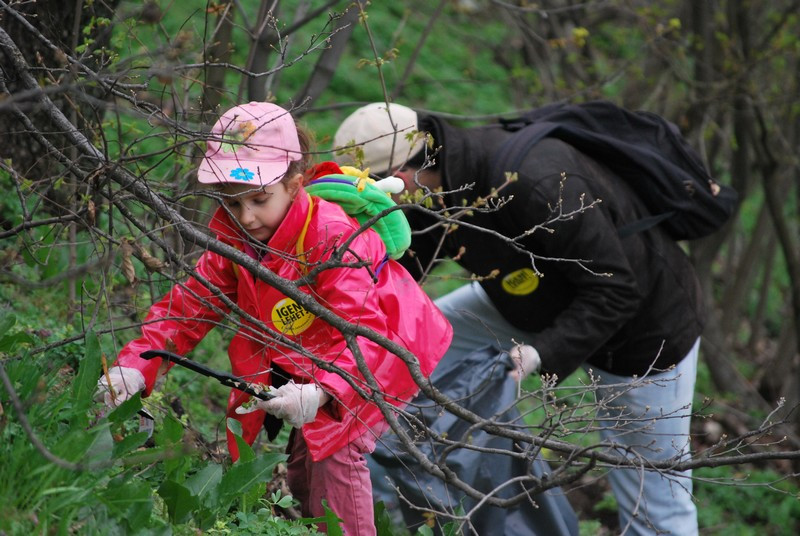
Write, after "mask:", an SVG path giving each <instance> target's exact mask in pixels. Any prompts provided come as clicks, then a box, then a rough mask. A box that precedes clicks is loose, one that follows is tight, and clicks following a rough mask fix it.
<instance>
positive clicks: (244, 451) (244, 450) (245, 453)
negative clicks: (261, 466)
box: [233, 435, 256, 463]
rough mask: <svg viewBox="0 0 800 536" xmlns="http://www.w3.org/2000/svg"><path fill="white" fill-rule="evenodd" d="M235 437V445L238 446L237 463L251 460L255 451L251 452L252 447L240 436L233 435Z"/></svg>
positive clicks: (254, 456)
mask: <svg viewBox="0 0 800 536" xmlns="http://www.w3.org/2000/svg"><path fill="white" fill-rule="evenodd" d="M233 437H234V438H235V439H236V446H237V447H238V448H239V461H238V462H237V463H245V462H252V461H253V460H255V459H256V453H255V452H253V448H252V447H251V446H250V445H248V444H247V441H245V440H244V439H243V438H242V436H240V435H234V436H233Z"/></svg>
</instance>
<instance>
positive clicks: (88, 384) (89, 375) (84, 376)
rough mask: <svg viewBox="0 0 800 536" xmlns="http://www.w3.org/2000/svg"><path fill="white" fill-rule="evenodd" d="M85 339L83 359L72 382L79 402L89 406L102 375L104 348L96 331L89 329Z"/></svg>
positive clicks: (75, 397) (74, 395)
mask: <svg viewBox="0 0 800 536" xmlns="http://www.w3.org/2000/svg"><path fill="white" fill-rule="evenodd" d="M84 341H85V343H84V354H83V359H82V360H81V363H80V367H79V368H78V374H77V375H76V376H75V382H74V383H73V384H72V394H73V397H74V399H75V401H76V402H77V403H78V404H81V405H83V404H85V405H86V407H88V406H89V404H90V403H91V401H92V397H93V396H94V392H95V389H97V379H98V378H99V377H100V376H101V375H102V366H101V363H100V362H101V354H102V350H101V349H100V341H99V340H98V338H97V335H95V333H94V331H91V330H89V331H87V332H86V337H85V338H84Z"/></svg>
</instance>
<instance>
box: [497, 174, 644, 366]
mask: <svg viewBox="0 0 800 536" xmlns="http://www.w3.org/2000/svg"><path fill="white" fill-rule="evenodd" d="M525 182H526V181H525V178H524V177H520V180H519V181H518V183H516V184H515V190H516V191H515V192H513V193H514V194H515V195H517V196H519V199H521V200H523V201H524V202H516V200H515V201H514V202H512V203H510V206H509V208H510V217H511V218H512V220H513V224H512V225H513V226H514V228H516V229H523V230H526V229H532V228H533V227H534V226H536V225H542V224H543V222H544V221H545V220H550V221H549V223H546V224H545V227H546V228H547V229H539V230H537V231H535V232H534V233H532V234H531V236H530V237H529V238H527V239H525V242H524V243H525V246H526V248H527V249H528V250H529V251H532V252H534V253H535V254H537V255H539V256H541V257H544V258H547V259H548V260H547V261H542V264H546V265H547V269H546V270H557V271H558V272H559V275H561V276H563V278H564V280H565V281H566V284H567V285H568V286H569V287H570V289H571V291H572V292H570V293H569V294H570V295H571V298H568V297H565V299H566V300H568V302H567V303H565V304H563V308H561V309H560V312H559V313H558V314H557V315H556V317H555V318H554V319H553V321H552V323H551V324H550V325H549V327H547V328H545V329H543V330H542V331H540V332H538V333H536V334H535V335H533V336H532V340H531V341H526V342H528V344H531V345H532V346H534V347H535V348H536V349H537V350H538V351H539V354H540V356H541V358H542V371H543V372H546V373H552V374H556V375H558V378H559V379H560V380H563V379H564V378H566V376H568V375H569V374H570V373H572V372H573V371H574V370H575V369H577V368H578V367H579V366H580V365H581V364H582V363H583V362H584V361H585V360H586V359H588V358H589V357H591V356H593V355H594V354H595V353H596V352H597V351H598V350H599V349H600V348H601V347H602V346H603V345H604V344H605V343H606V342H607V341H608V340H609V339H610V338H611V337H612V336H613V335H614V334H615V333H616V332H617V331H619V330H620V329H621V328H622V327H623V326H624V325H625V324H626V322H627V321H628V320H629V319H630V318H632V317H633V316H634V315H635V314H636V313H637V310H638V309H639V307H640V306H641V302H642V299H643V298H642V296H641V292H640V289H639V287H638V284H637V278H636V274H635V273H634V271H633V268H632V267H631V265H630V264H629V262H628V257H627V255H626V252H625V250H624V248H623V244H622V242H621V240H620V238H619V236H618V233H617V228H616V226H615V224H614V222H613V221H612V219H611V216H610V213H609V211H608V210H606V209H605V206H603V201H602V200H599V199H595V198H594V197H593V195H592V193H591V189H590V187H589V184H590V183H588V182H587V181H586V180H585V179H584V178H583V177H581V176H580V175H575V174H570V175H567V176H566V180H563V181H562V178H561V177H560V176H557V175H556V176H550V177H547V178H545V179H543V180H541V181H539V182H538V183H536V185H535V186H534V187H532V188H531V186H530V183H528V185H527V187H526V186H525ZM607 201H610V200H607ZM595 202H597V203H598V204H596V205H594V206H592V207H591V208H584V209H581V206H583V207H589V206H590V205H592V203H595ZM554 219H555V221H553V220H554ZM546 270H543V271H544V275H543V278H542V284H547V273H546Z"/></svg>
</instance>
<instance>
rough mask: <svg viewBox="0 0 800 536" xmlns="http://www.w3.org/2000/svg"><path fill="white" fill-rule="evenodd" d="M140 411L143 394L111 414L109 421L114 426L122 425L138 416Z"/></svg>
mask: <svg viewBox="0 0 800 536" xmlns="http://www.w3.org/2000/svg"><path fill="white" fill-rule="evenodd" d="M140 409H142V396H141V393H136V394H135V395H133V396H132V397H130V398H129V399H128V400H126V401H125V402H123V403H122V404H120V405H119V406H117V407H116V408H115V409H114V411H112V412H111V413H109V414H108V420H109V422H112V423H114V424H121V423H123V422H125V421H127V420H128V419H130V418H131V417H133V416H134V415H136V412H137V411H139V410H140Z"/></svg>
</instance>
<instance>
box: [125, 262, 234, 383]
mask: <svg viewBox="0 0 800 536" xmlns="http://www.w3.org/2000/svg"><path fill="white" fill-rule="evenodd" d="M195 270H196V272H197V274H198V275H199V276H201V277H202V278H203V279H205V280H206V281H209V282H210V283H211V284H213V285H214V286H216V287H217V288H218V289H219V290H220V291H222V293H223V294H225V295H226V296H228V297H229V298H230V299H231V300H233V301H236V288H237V284H238V282H237V278H236V274H235V273H234V269H233V263H232V262H231V261H230V260H228V259H226V258H224V257H222V256H220V255H217V254H215V253H211V252H206V253H204V254H203V255H201V257H200V259H199V260H198V261H197V265H196V266H195ZM212 306H215V307H216V308H217V309H218V310H219V311H221V312H217V311H216V310H215V309H214V307H212ZM228 310H229V308H228V307H227V306H225V305H223V304H222V300H220V299H219V298H218V297H217V296H216V295H215V294H214V292H212V291H211V290H209V289H208V288H206V286H205V285H204V284H202V283H200V282H199V281H198V280H197V279H195V278H194V277H191V278H189V279H188V280H187V281H186V282H184V283H178V284H176V285H175V286H173V287H172V290H170V292H169V293H168V294H167V295H166V296H165V297H164V298H162V299H161V300H160V301H159V302H158V303H156V304H154V305H153V306H152V307H150V311H149V312H148V314H147V317H146V318H145V321H144V324H143V325H142V333H141V336H140V337H139V338H137V339H135V340H133V341H131V342H129V343H128V344H126V345H125V347H124V348H123V349H122V351H121V352H120V354H119V357H118V358H117V361H116V365H119V366H123V367H133V368H136V369H139V370H140V371H141V372H142V374H143V375H144V377H145V382H146V384H147V387H146V389H145V394H148V395H149V394H150V392H151V391H152V389H153V385H154V384H155V382H156V380H157V379H158V376H159V371H160V367H161V361H162V360H161V359H158V358H155V359H150V360H147V359H142V358H141V357H139V354H141V353H142V352H144V351H145V350H152V349H166V348H168V347H172V348H173V350H174V351H175V352H177V353H178V354H181V355H184V354H186V353H188V352H190V351H191V350H192V349H193V348H194V347H195V346H196V345H197V344H198V343H199V342H200V340H202V338H203V337H205V335H206V334H207V333H208V332H209V331H210V330H211V328H213V327H214V326H215V325H216V324H217V322H219V320H220V318H221V316H222V314H224V313H226V312H228ZM168 340H169V341H171V343H172V344H168V342H167V341H168ZM170 367H171V364H170V365H168V366H166V367H165V368H164V369H163V372H164V373H165V372H166V371H167V370H168V369H169V368H170Z"/></svg>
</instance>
